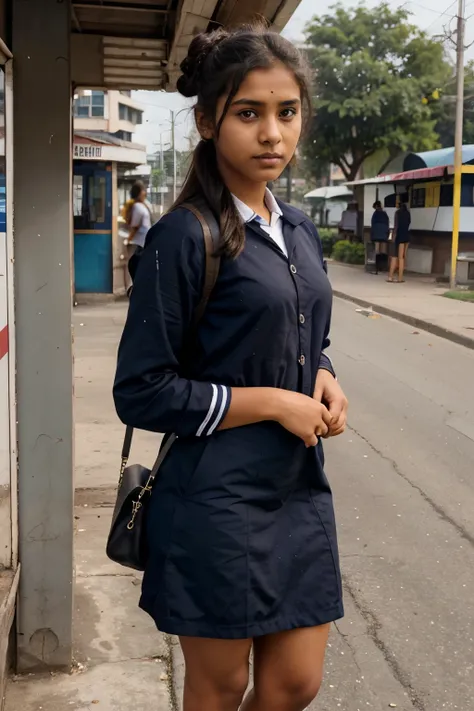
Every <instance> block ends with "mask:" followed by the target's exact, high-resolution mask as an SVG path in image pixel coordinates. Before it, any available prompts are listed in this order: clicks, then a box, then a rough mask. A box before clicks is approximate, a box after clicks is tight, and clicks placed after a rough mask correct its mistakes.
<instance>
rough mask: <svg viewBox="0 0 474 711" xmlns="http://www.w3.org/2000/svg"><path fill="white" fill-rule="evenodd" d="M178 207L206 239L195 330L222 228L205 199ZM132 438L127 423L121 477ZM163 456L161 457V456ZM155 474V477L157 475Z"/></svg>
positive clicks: (212, 281) (211, 282)
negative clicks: (193, 220) (197, 222)
mask: <svg viewBox="0 0 474 711" xmlns="http://www.w3.org/2000/svg"><path fill="white" fill-rule="evenodd" d="M178 207H182V208H184V209H185V210H189V212H192V214H193V215H194V216H195V217H196V218H197V219H198V220H199V223H200V225H201V229H202V236H203V239H204V247H205V250H206V263H205V272H204V286H203V289H202V295H201V299H200V301H199V303H198V305H197V306H196V309H195V311H194V314H193V320H192V330H193V331H194V330H195V329H196V328H197V326H198V324H199V322H200V321H201V319H202V317H203V316H204V312H205V310H206V306H207V304H208V301H209V298H210V296H211V294H212V290H213V289H214V286H215V285H216V281H217V277H218V276H219V268H220V264H221V259H220V257H219V256H217V249H218V247H219V242H220V238H221V230H220V227H219V223H218V222H217V220H216V218H215V217H214V213H213V212H212V210H211V209H210V207H209V206H208V204H207V202H206V201H205V200H203V199H197V200H196V201H195V202H193V203H190V202H186V203H183V204H182V205H179V206H178ZM132 439H133V427H130V426H129V425H127V427H126V429H125V437H124V440H123V446H122V462H121V466H120V477H122V475H123V472H124V471H125V467H126V466H127V463H128V459H129V457H130V450H131V448H132ZM175 439H176V437H175V435H171V436H170V437H169V438H168V440H167V441H166V443H165V445H164V446H163V447H162V448H161V450H160V453H159V454H158V458H157V460H156V462H155V465H154V467H153V470H155V467H156V471H158V468H159V467H160V466H161V462H162V461H163V459H164V456H166V454H167V453H168V450H169V449H170V447H171V444H172V443H173V442H174V440H175ZM165 450H166V454H165V455H164V456H163V457H161V455H162V453H163V452H164V451H165ZM160 457H161V458H160ZM156 471H155V474H153V478H154V476H155V475H156Z"/></svg>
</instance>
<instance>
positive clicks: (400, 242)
mask: <svg viewBox="0 0 474 711" xmlns="http://www.w3.org/2000/svg"><path fill="white" fill-rule="evenodd" d="M410 224H411V215H410V211H409V209H408V207H407V204H406V203H405V202H402V203H401V204H400V207H399V208H398V210H397V211H396V213H395V223H394V228H393V241H392V242H391V244H390V247H391V249H390V257H391V258H390V272H389V275H388V279H387V281H389V282H393V278H394V275H395V272H396V271H397V268H398V283H399V284H402V283H403V282H404V281H405V280H404V278H403V274H404V271H405V263H406V258H407V252H408V245H409V244H410Z"/></svg>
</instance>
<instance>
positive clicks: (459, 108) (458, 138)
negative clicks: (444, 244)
mask: <svg viewBox="0 0 474 711" xmlns="http://www.w3.org/2000/svg"><path fill="white" fill-rule="evenodd" d="M465 5H466V2H465V0H458V18H457V19H458V23H457V32H456V125H455V134H454V190H453V239H452V245H451V272H450V280H449V285H450V288H451V289H455V288H456V276H457V262H458V251H459V218H460V213H461V183H462V130H463V120H464V29H465V23H466V21H465V19H464V15H465Z"/></svg>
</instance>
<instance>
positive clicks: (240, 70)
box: [174, 25, 311, 258]
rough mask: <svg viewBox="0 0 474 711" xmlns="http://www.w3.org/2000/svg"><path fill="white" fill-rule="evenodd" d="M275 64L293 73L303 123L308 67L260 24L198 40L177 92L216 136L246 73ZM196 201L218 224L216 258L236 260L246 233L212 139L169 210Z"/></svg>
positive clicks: (308, 98)
mask: <svg viewBox="0 0 474 711" xmlns="http://www.w3.org/2000/svg"><path fill="white" fill-rule="evenodd" d="M275 62H281V63H282V64H284V65H285V66H286V67H287V68H288V69H290V70H291V71H292V72H293V73H294V75H295V79H296V81H297V82H298V84H299V86H300V89H301V99H302V104H303V121H304V122H305V123H306V121H307V120H308V119H309V117H310V115H311V95H310V82H309V70H308V67H307V64H306V62H305V60H304V59H303V56H302V55H301V53H300V52H299V51H298V50H297V49H296V47H294V45H292V44H291V42H289V41H288V40H286V39H284V38H283V37H281V35H279V34H277V33H275V32H270V31H269V30H268V29H267V28H266V26H264V25H261V26H260V25H258V26H257V25H256V26H245V27H240V28H237V29H235V30H232V31H226V30H223V29H219V30H215V31H214V32H211V33H209V34H200V35H197V37H195V38H194V39H193V41H192V42H191V44H190V46H189V50H188V56H187V57H186V59H185V60H184V61H183V62H182V64H181V71H182V72H183V74H182V76H181V77H180V78H179V79H178V83H177V88H178V91H179V92H180V93H181V94H182V95H183V96H185V97H187V98H189V97H193V96H196V97H197V105H196V106H197V108H199V109H200V110H201V111H202V112H203V113H204V115H205V117H206V118H207V119H209V120H210V121H212V122H213V123H214V125H215V130H216V134H217V135H219V130H220V128H221V125H222V122H223V120H224V118H225V116H226V114H227V112H228V110H229V107H230V104H231V103H232V99H233V98H234V97H235V95H236V94H237V92H238V90H239V87H240V85H241V84H242V82H243V81H244V79H245V77H246V76H247V74H248V73H249V72H251V71H252V70H254V69H262V68H270V67H272V66H273V65H274V64H275ZM226 92H229V95H228V98H227V102H226V105H225V107H224V111H223V114H222V117H221V119H220V121H219V122H218V123H217V124H216V110H217V103H218V100H219V99H220V98H221V97H222V96H223V95H224V94H225V93H226ZM196 196H202V197H204V198H205V200H206V201H207V203H208V204H209V207H210V208H211V210H212V211H213V213H214V215H215V216H216V218H217V219H218V220H219V221H220V227H221V235H222V237H221V244H220V248H219V253H220V254H221V255H223V256H226V257H230V258H233V257H236V256H237V255H238V254H239V253H240V252H241V251H242V249H243V247H244V243H245V229H244V225H243V223H242V219H241V217H240V215H239V212H238V210H237V208H236V207H235V204H234V201H233V199H232V195H231V193H230V191H229V189H228V188H227V186H226V185H225V184H224V182H223V180H222V177H221V175H220V173H219V168H218V165H217V155H216V149H215V145H214V141H212V140H210V141H205V140H201V141H200V143H199V144H198V146H197V147H196V149H195V151H194V156H193V162H192V165H191V168H190V170H189V173H188V175H187V178H186V181H185V183H184V186H183V189H182V191H181V194H180V196H179V197H178V199H177V201H176V203H175V205H174V207H178V206H179V205H180V204H182V203H183V202H187V201H189V200H192V199H193V198H194V197H196Z"/></svg>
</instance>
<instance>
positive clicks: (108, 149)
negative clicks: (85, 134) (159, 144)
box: [73, 142, 146, 165]
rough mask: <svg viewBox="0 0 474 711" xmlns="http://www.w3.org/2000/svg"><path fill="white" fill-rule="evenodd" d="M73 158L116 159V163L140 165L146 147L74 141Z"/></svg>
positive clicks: (143, 158) (144, 158)
mask: <svg viewBox="0 0 474 711" xmlns="http://www.w3.org/2000/svg"><path fill="white" fill-rule="evenodd" d="M73 158H74V160H100V161H116V162H117V163H130V164H131V165H142V164H144V163H146V148H145V147H143V148H142V147H141V146H139V147H137V146H133V148H128V147H127V146H114V145H111V144H106V143H104V144H103V145H98V144H96V143H76V142H75V143H74V148H73Z"/></svg>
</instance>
